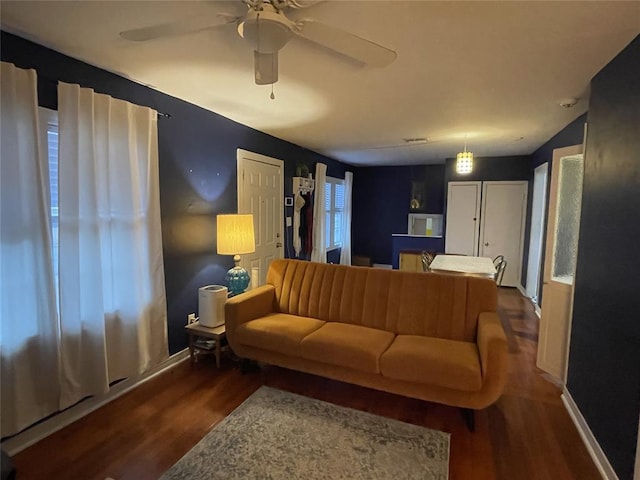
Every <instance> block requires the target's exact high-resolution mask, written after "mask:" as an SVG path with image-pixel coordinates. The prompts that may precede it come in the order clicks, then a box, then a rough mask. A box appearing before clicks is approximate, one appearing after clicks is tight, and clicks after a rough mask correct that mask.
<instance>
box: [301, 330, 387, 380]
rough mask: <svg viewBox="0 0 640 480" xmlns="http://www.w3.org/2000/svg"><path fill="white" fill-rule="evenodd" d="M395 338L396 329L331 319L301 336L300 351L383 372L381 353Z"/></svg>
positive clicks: (335, 362)
mask: <svg viewBox="0 0 640 480" xmlns="http://www.w3.org/2000/svg"><path fill="white" fill-rule="evenodd" d="M393 338H394V334H393V333H391V332H386V331H384V330H377V329H374V328H368V327H361V326H359V325H350V324H347V323H337V322H328V323H326V324H325V325H323V326H322V327H320V328H319V329H317V330H316V331H315V332H313V333H311V334H309V335H307V336H306V337H305V338H304V339H303V340H302V342H301V343H300V353H301V356H302V358H306V359H308V360H316V361H318V362H322V363H329V364H332V365H339V366H342V367H347V368H353V369H354V370H360V371H364V372H371V373H380V367H379V359H380V355H382V353H383V352H384V351H385V350H386V349H387V348H388V347H389V345H391V342H393Z"/></svg>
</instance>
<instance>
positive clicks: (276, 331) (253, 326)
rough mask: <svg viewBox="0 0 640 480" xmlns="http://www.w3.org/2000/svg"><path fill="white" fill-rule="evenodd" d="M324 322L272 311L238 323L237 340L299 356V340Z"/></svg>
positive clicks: (249, 344) (245, 343) (244, 343)
mask: <svg viewBox="0 0 640 480" xmlns="http://www.w3.org/2000/svg"><path fill="white" fill-rule="evenodd" d="M324 323H325V322H323V321H322V320H317V319H315V318H309V317H299V316H297V315H289V314H286V313H274V314H271V315H267V316H266V317H261V318H258V319H256V320H250V321H248V322H245V323H243V324H241V325H238V328H237V330H236V337H237V341H238V342H239V343H241V344H243V345H248V346H251V347H256V348H262V349H264V350H272V351H274V352H278V353H283V354H285V355H291V356H294V357H299V356H300V341H301V340H302V339H303V338H304V337H306V336H307V335H309V334H310V333H311V332H313V331H315V330H317V329H319V328H320V327H322V325H324Z"/></svg>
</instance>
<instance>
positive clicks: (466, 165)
mask: <svg viewBox="0 0 640 480" xmlns="http://www.w3.org/2000/svg"><path fill="white" fill-rule="evenodd" d="M472 170H473V153H471V152H467V149H466V148H465V150H464V152H460V153H459V154H458V157H457V158H456V173H460V174H463V175H464V174H466V173H471V171H472Z"/></svg>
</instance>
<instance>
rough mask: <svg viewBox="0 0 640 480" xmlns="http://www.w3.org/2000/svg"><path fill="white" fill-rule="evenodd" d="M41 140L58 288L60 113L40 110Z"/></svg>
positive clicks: (45, 109) (54, 272)
mask: <svg viewBox="0 0 640 480" xmlns="http://www.w3.org/2000/svg"><path fill="white" fill-rule="evenodd" d="M38 114H39V117H40V132H41V139H42V140H43V141H44V142H46V143H45V144H44V145H42V151H43V152H45V153H46V155H47V159H48V164H49V195H50V197H49V198H50V201H51V206H50V215H51V249H52V252H51V253H52V258H53V275H54V278H55V279H56V281H55V284H56V288H57V287H58V243H59V235H58V225H59V222H58V112H56V111H55V110H49V109H47V108H39V112H38Z"/></svg>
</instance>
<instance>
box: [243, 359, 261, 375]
mask: <svg viewBox="0 0 640 480" xmlns="http://www.w3.org/2000/svg"><path fill="white" fill-rule="evenodd" d="M259 371H260V366H259V365H258V362H256V361H255V360H251V359H248V358H243V359H241V360H240V373H241V374H243V375H244V374H246V373H255V372H259Z"/></svg>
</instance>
